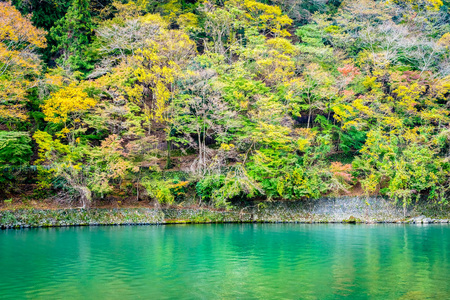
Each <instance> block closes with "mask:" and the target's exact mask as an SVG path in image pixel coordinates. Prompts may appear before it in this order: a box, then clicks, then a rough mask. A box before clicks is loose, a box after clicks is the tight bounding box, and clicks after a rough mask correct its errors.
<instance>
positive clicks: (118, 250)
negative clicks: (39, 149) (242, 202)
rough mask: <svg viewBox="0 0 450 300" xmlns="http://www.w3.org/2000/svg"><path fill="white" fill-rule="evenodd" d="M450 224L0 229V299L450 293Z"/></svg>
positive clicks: (376, 296)
mask: <svg viewBox="0 0 450 300" xmlns="http://www.w3.org/2000/svg"><path fill="white" fill-rule="evenodd" d="M449 282H450V226H449V225H447V224H445V225H440V224H434V225H380V224H378V225H351V224H348V225H346V224H330V225H317V224H314V225H307V224H303V225H299V224H220V225H219V224H218V225H216V224H212V225H168V226H115V227H71V228H49V229H22V230H3V231H1V230H0V299H229V298H233V299H236V298H239V299H344V298H348V299H450V283H449Z"/></svg>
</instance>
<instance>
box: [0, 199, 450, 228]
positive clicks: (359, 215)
mask: <svg viewBox="0 0 450 300" xmlns="http://www.w3.org/2000/svg"><path fill="white" fill-rule="evenodd" d="M414 207H415V208H414V209H408V210H406V211H404V210H403V208H402V207H401V206H398V205H396V204H395V203H393V202H392V201H388V200H385V199H382V198H360V197H341V198H324V199H319V200H316V201H308V202H262V203H251V204H250V205H247V206H242V207H235V208H234V209H232V210H228V211H221V210H214V209H208V208H196V209H192V208H161V209H157V208H126V209H125V208H123V209H100V208H93V209H59V210H38V209H26V210H3V211H0V228H2V229H5V228H29V227H60V226H96V225H159V224H179V223H252V222H261V223H413V224H431V223H449V219H450V210H448V209H447V210H443V209H442V208H439V209H438V210H436V209H432V208H429V207H427V206H419V205H416V206H414Z"/></svg>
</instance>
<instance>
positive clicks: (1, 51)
mask: <svg viewBox="0 0 450 300" xmlns="http://www.w3.org/2000/svg"><path fill="white" fill-rule="evenodd" d="M44 36H45V31H43V30H40V29H36V28H35V27H34V26H33V25H32V24H31V22H30V20H29V18H28V17H23V16H22V15H21V14H20V12H19V11H18V10H17V9H15V8H14V7H13V6H12V5H11V3H10V2H1V3H0V101H1V102H0V119H1V120H2V121H3V122H5V121H9V122H11V121H12V120H22V121H23V120H25V119H26V118H27V116H26V112H24V111H23V106H24V104H25V102H26V101H27V94H28V92H29V91H30V89H31V88H32V87H34V86H36V84H37V76H38V75H39V74H40V72H41V65H40V63H41V61H40V59H39V57H38V55H37V54H36V53H35V50H36V48H43V47H45V37H44Z"/></svg>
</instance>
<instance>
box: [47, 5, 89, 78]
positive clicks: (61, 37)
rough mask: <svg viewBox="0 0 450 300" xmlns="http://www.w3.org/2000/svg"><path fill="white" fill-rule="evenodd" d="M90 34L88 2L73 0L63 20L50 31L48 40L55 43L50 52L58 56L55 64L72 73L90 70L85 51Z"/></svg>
mask: <svg viewBox="0 0 450 300" xmlns="http://www.w3.org/2000/svg"><path fill="white" fill-rule="evenodd" d="M92 34H93V25H92V20H91V14H90V11H89V1H88V0H73V1H72V4H71V5H70V7H69V9H68V11H67V13H66V15H65V16H64V18H62V19H60V20H59V21H57V22H56V24H55V26H54V27H53V28H52V29H51V30H50V38H51V39H52V40H54V41H56V45H55V46H54V47H53V49H52V51H53V52H54V53H55V54H56V55H57V56H58V59H57V60H56V61H57V63H58V64H60V65H61V66H63V67H64V68H68V69H70V70H72V71H87V70H89V69H91V68H92V66H91V64H90V62H89V59H88V57H87V55H86V51H87V49H88V45H89V43H90V42H91V37H92Z"/></svg>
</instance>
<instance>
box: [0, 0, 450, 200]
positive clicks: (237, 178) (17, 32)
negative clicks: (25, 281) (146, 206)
mask: <svg viewBox="0 0 450 300" xmlns="http://www.w3.org/2000/svg"><path fill="white" fill-rule="evenodd" d="M449 8H450V2H447V1H441V0H393V1H374V0H358V1H356V0H344V1H339V0H272V1H270V0H266V1H263V0H261V1H256V0H227V1H221V0H216V1H214V0H202V1H194V0H191V1H188V0H165V1H155V0H136V1H134V2H133V1H126V0H122V1H119V0H118V1H111V0H72V1H65V0H44V1H42V0H39V1H38V0H28V1H25V0H14V1H12V2H0V100H1V102H0V168H1V172H0V185H1V187H0V189H1V190H2V191H3V195H0V198H1V196H3V197H4V198H8V197H11V195H17V194H20V192H21V191H25V190H27V189H26V188H24V187H25V186H28V187H31V194H29V195H28V196H29V197H33V198H36V199H37V198H42V199H44V198H49V197H52V196H55V195H56V198H58V199H63V200H64V201H66V202H67V203H70V204H76V203H81V205H83V206H86V205H89V204H90V203H91V201H94V200H95V201H102V199H108V197H116V198H120V197H133V198H136V199H138V200H146V199H147V200H148V199H153V200H157V201H158V202H159V203H168V204H172V203H174V202H183V201H187V200H188V199H191V201H192V199H193V201H196V202H203V203H211V204H213V205H216V206H217V207H227V206H230V205H232V204H233V202H234V201H237V200H239V199H244V198H246V199H247V198H248V199H259V200H272V199H273V200H278V199H285V200H291V201H307V199H314V198H319V197H323V196H329V195H346V194H355V193H356V194H360V195H372V194H379V195H384V196H387V197H390V198H392V199H395V200H398V201H401V202H402V203H404V205H407V204H409V203H411V202H412V201H416V200H418V199H427V201H433V202H435V203H441V204H442V203H447V199H448V197H449V196H450V193H449V186H450V173H449V172H450V161H449V160H450V127H449V121H450V116H449V113H450V56H449V54H450V52H449V47H450V22H449V21H450V13H449Z"/></svg>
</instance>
